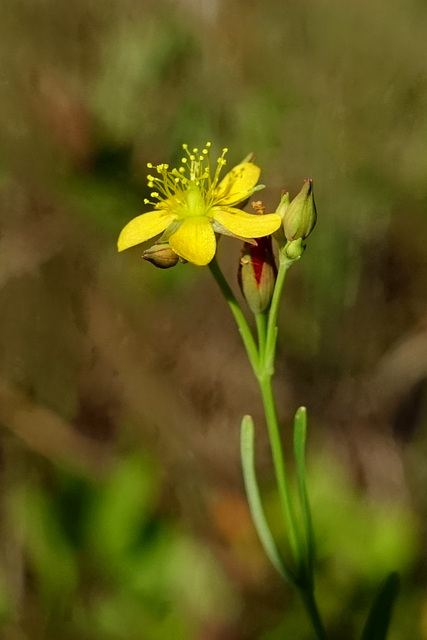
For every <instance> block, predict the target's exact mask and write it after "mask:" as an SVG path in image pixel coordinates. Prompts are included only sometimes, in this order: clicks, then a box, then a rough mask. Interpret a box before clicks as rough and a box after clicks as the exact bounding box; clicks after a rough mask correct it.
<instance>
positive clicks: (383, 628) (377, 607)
mask: <svg viewBox="0 0 427 640" xmlns="http://www.w3.org/2000/svg"><path fill="white" fill-rule="evenodd" d="M398 592H399V576H398V574H397V573H396V572H393V573H391V574H390V575H389V576H388V577H387V578H386V580H385V581H384V582H383V584H382V585H381V587H380V589H379V591H378V594H377V596H376V598H375V600H374V602H373V604H372V608H371V610H370V612H369V615H368V619H367V620H366V624H365V627H364V629H363V633H362V636H361V640H386V637H387V631H388V628H389V626H390V621H391V614H392V611H393V606H394V603H395V600H396V597H397V594H398Z"/></svg>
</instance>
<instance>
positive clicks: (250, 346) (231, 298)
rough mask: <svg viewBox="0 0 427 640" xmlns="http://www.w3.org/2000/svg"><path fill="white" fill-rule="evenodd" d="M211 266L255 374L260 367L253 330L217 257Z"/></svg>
mask: <svg viewBox="0 0 427 640" xmlns="http://www.w3.org/2000/svg"><path fill="white" fill-rule="evenodd" d="M209 268H210V270H211V273H212V275H213V277H214V278H215V280H216V282H217V284H218V286H219V288H220V289H221V291H222V293H223V295H224V297H225V299H226V300H227V302H228V304H229V306H230V309H231V313H232V314H233V316H234V319H235V320H236V322H237V326H238V328H239V332H240V335H241V336H242V340H243V344H244V345H245V349H246V352H247V354H248V358H249V361H250V363H251V365H252V369H253V370H254V372H255V374H257V372H258V368H259V354H258V349H257V346H256V343H255V340H254V337H253V335H252V331H251V329H250V327H249V325H248V323H247V321H246V318H245V315H244V313H243V311H242V309H241V308H240V305H239V303H238V302H237V300H236V296H235V295H234V293H233V291H232V290H231V287H230V285H229V284H228V282H227V280H226V279H225V277H224V274H223V273H222V271H221V269H220V268H219V265H218V262H217V260H216V257H215V258H214V259H213V260H212V262H210V263H209Z"/></svg>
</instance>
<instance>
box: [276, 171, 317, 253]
mask: <svg viewBox="0 0 427 640" xmlns="http://www.w3.org/2000/svg"><path fill="white" fill-rule="evenodd" d="M279 207H280V205H279ZM316 219H317V213H316V205H315V203H314V196H313V182H312V180H311V179H309V180H304V184H303V186H302V189H301V191H300V192H299V194H298V195H297V196H296V197H295V198H294V199H293V200H292V202H291V203H290V205H289V206H288V207H286V209H285V210H284V213H283V231H284V232H285V236H286V239H287V240H289V241H290V240H298V239H299V238H302V239H303V240H304V239H305V238H307V237H308V236H309V235H310V233H311V232H312V231H313V229H314V225H315V224H316Z"/></svg>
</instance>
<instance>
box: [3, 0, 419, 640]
mask: <svg viewBox="0 0 427 640" xmlns="http://www.w3.org/2000/svg"><path fill="white" fill-rule="evenodd" d="M1 15H2V19H1V23H0V60H1V62H0V65H1V67H0V87H1V89H0V123H1V124H0V428H1V431H0V452H1V460H0V503H1V506H0V532H1V535H0V567H1V568H0V624H1V631H0V634H1V637H2V638H4V639H5V640H38V639H46V640H54V639H55V640H56V639H57V638H64V639H65V640H77V639H79V640H80V639H85V640H121V639H122V640H134V639H135V640H136V639H142V638H143V639H144V640H168V639H169V638H173V639H174V640H175V639H176V640H179V639H182V640H231V639H232V640H275V639H276V638H277V639H278V638H284V637H286V638H292V639H295V640H305V639H307V640H308V639H309V638H311V637H312V635H311V632H310V629H309V627H308V625H307V623H306V621H305V617H304V614H303V612H302V610H301V607H300V604H299V602H298V601H297V599H296V598H295V597H294V595H293V594H292V593H291V592H290V591H289V590H288V589H287V588H286V587H285V586H284V585H283V584H282V583H281V582H280V580H279V579H278V577H277V576H276V575H275V573H274V571H273V569H272V568H270V566H269V565H268V562H267V561H266V559H265V558H264V555H263V552H262V550H261V548H260V546H259V544H258V542H257V538H256V534H255V532H254V530H253V527H252V525H251V521H250V518H249V514H248V510H247V507H246V503H245V498H244V493H243V488H242V479H241V472H240V464H239V453H238V447H239V433H238V432H239V422H240V418H241V416H242V414H243V413H252V415H253V416H254V418H255V422H256V425H257V464H258V470H259V477H260V482H261V484H262V488H263V492H264V496H265V500H266V504H267V509H268V512H269V515H270V520H271V522H272V524H273V526H274V527H275V530H276V534H277V536H278V538H279V539H280V538H284V531H283V529H282V525H281V523H280V521H279V520H278V516H277V513H278V510H277V500H276V495H275V491H274V483H273V479H272V472H271V460H270V454H269V449H268V443H267V440H266V436H265V430H264V423H263V417H262V413H261V408H260V401H259V397H258V393H257V389H256V386H255V383H254V380H253V378H252V374H251V371H250V368H249V365H248V363H247V361H246V359H245V356H244V353H243V349H242V347H241V344H240V342H239V336H238V333H237V330H236V328H235V326H234V324H233V320H232V318H231V317H230V314H229V310H228V309H227V307H226V305H225V303H224V301H223V300H222V298H221V296H220V294H219V291H217V289H216V287H215V283H214V282H213V281H212V279H211V277H210V274H209V270H208V269H203V268H197V267H194V266H191V265H179V266H178V267H176V268H175V269H171V270H169V271H160V270H157V269H156V268H154V267H153V266H152V265H150V264H148V263H145V262H144V261H143V260H142V259H141V247H137V248H135V249H132V250H129V251H127V252H125V253H122V254H117V253H116V238H117V234H118V232H119V231H120V229H121V227H122V226H123V225H124V224H125V223H126V222H127V221H128V220H130V219H131V218H132V217H134V216H135V215H137V214H139V213H141V212H142V211H143V210H144V207H143V204H142V202H143V199H144V197H146V196H147V187H146V173H147V169H146V163H147V162H148V161H151V162H154V163H158V162H169V163H173V162H174V161H178V160H179V159H180V157H181V154H182V150H181V144H182V143H183V142H188V144H189V145H190V146H194V145H196V146H197V145H203V144H204V143H205V142H206V141H207V140H210V141H212V144H213V148H215V149H217V150H220V149H222V147H223V146H227V147H229V149H230V152H229V156H228V158H229V163H230V164H233V163H237V162H239V161H240V159H241V158H243V157H244V156H245V155H246V154H247V153H248V152H250V151H254V152H255V153H256V157H257V162H258V163H259V164H260V166H261V167H262V170H263V174H262V181H263V182H264V183H265V184H266V185H267V188H266V189H265V191H263V193H262V198H263V201H264V204H265V205H266V207H267V209H268V210H274V208H275V207H276V205H277V203H278V199H279V196H280V192H281V190H282V189H286V190H289V191H290V192H291V194H292V195H295V194H296V193H297V192H298V190H299V189H300V186H301V184H302V181H303V179H304V178H307V177H311V178H313V180H314V185H315V195H316V202H317V208H318V214H319V219H318V225H317V227H316V229H315V231H314V232H313V234H312V236H311V237H310V239H309V243H308V249H307V251H306V254H305V255H304V258H303V260H302V261H301V262H300V263H298V264H297V265H296V266H295V267H293V268H292V270H291V272H290V274H289V277H288V282H287V287H286V295H285V300H284V304H283V308H282V313H281V316H280V331H281V338H280V344H279V356H278V367H277V381H276V382H277V384H276V390H277V393H278V399H279V409H280V415H281V419H282V424H283V438H284V441H285V443H287V446H288V448H289V440H290V438H289V436H290V425H291V422H292V416H293V413H294V411H295V409H296V408H297V407H298V406H299V405H301V404H304V405H306V406H307V407H308V411H309V417H310V424H309V427H310V432H309V433H310V435H309V451H308V456H309V476H310V493H311V498H312V503H313V512H314V519H315V525H316V530H317V537H318V556H319V566H318V597H319V605H320V608H321V610H322V612H323V614H324V616H325V619H326V621H327V625H328V628H329V629H330V630H331V637H332V638H333V639H335V640H342V639H344V638H345V639H347V638H353V637H354V638H356V637H358V636H359V635H360V630H361V628H362V625H363V621H364V619H365V617H366V613H367V610H368V607H369V604H370V602H371V601H372V598H373V597H374V594H375V591H376V588H377V586H378V584H379V583H380V582H381V581H382V580H383V579H384V577H385V575H386V574H387V572H388V571H390V570H393V569H397V570H398V571H399V572H400V575H401V579H402V591H401V595H400V598H399V601H398V605H397V608H396V611H395V617H394V624H393V626H392V632H391V633H390V639H391V640H403V639H405V638H411V639H412V638H421V639H423V638H427V596H426V593H425V586H426V545H425V542H426V516H427V498H426V496H427V492H426V487H427V466H426V447H427V442H426V436H425V427H426V422H427V415H426V409H427V407H426V394H425V380H426V375H427V299H426V285H427V265H426V244H427V216H426V207H427V192H426V178H427V56H426V47H425V42H426V40H427V6H426V5H425V3H424V2H422V1H421V0H374V1H372V0H353V1H349V2H343V1H342V0H324V1H323V2H320V1H319V0H298V1H296V0H280V1H279V0H245V1H243V0H228V1H226V0H175V1H170V2H168V1H167V0H160V1H155V0H151V1H150V0H120V2H117V1H114V0H91V2H87V1H83V0H73V2H66V1H65V0H2V2H1ZM240 249H241V247H240V246H239V242H238V241H236V240H231V239H224V240H223V241H222V242H221V245H220V249H219V258H220V261H221V263H222V265H223V268H224V270H225V272H226V273H227V275H228V276H229V278H230V280H231V281H232V282H233V283H234V284H235V282H236V271H237V264H238V260H239V253H240ZM276 520H277V522H276Z"/></svg>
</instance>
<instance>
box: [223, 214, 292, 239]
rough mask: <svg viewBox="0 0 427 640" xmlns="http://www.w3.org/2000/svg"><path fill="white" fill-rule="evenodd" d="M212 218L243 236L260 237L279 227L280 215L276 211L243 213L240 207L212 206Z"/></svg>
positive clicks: (232, 231) (237, 234)
mask: <svg viewBox="0 0 427 640" xmlns="http://www.w3.org/2000/svg"><path fill="white" fill-rule="evenodd" d="M210 214H211V215H212V218H213V219H214V220H216V221H217V222H219V224H220V225H222V226H223V227H225V228H226V229H228V231H231V233H234V234H235V235H236V236H242V237H243V238H262V237H263V236H269V235H270V234H271V233H274V231H277V229H278V228H279V227H280V225H281V223H282V219H281V217H280V216H279V215H278V214H277V213H266V214H265V215H262V216H261V215H257V214H252V213H245V212H244V211H240V209H232V208H229V209H221V208H219V207H213V208H212V209H211V211H210Z"/></svg>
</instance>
